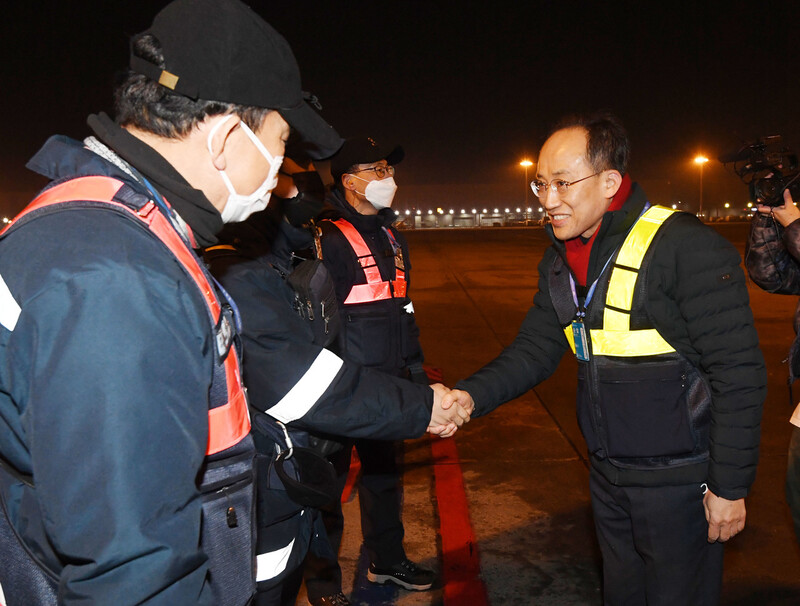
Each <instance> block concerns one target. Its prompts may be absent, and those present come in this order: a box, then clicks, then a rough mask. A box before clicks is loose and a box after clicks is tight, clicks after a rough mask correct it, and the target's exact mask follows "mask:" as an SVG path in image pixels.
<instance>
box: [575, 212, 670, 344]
mask: <svg viewBox="0 0 800 606" xmlns="http://www.w3.org/2000/svg"><path fill="white" fill-rule="evenodd" d="M674 212H676V211H674V210H672V209H671V208H666V207H664V206H651V207H650V208H649V209H647V211H646V212H645V213H644V214H643V215H642V216H641V217H639V219H638V220H637V221H636V223H635V224H634V225H633V227H632V228H631V230H630V232H628V235H627V237H626V238H625V241H624V242H623V243H622V246H621V247H620V249H619V253H618V254H617V258H616V259H615V260H614V264H613V266H612V269H611V278H610V279H609V283H608V290H607V291H606V304H605V308H604V310H603V326H602V328H594V329H593V328H589V330H588V331H587V332H588V334H589V340H590V341H591V344H592V345H591V347H592V355H595V356H614V357H635V356H655V355H659V354H666V353H671V352H674V351H675V348H674V347H672V346H671V345H670V344H669V343H667V342H666V341H665V340H664V338H663V337H662V336H661V335H660V334H659V332H658V331H657V330H656V329H655V328H646V329H640V330H631V307H632V306H633V293H634V289H635V286H636V280H637V279H638V277H639V269H640V268H641V266H642V260H643V259H644V256H645V253H647V249H648V248H649V247H650V244H651V243H652V242H653V238H654V237H655V235H656V232H658V230H659V229H660V228H661V226H662V225H663V224H664V222H665V221H666V220H667V218H668V217H670V216H671V215H672V213H674ZM587 328H588V327H587ZM564 333H565V334H566V336H567V341H568V342H569V346H570V348H571V349H572V352H573V353H575V341H574V339H573V334H572V324H571V323H570V324H568V325H567V326H566V327H565V328H564Z"/></svg>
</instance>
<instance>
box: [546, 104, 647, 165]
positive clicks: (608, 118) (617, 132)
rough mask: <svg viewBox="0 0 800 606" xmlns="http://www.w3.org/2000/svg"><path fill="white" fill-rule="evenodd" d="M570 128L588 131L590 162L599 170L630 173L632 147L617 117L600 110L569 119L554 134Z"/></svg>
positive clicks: (588, 159) (558, 126)
mask: <svg viewBox="0 0 800 606" xmlns="http://www.w3.org/2000/svg"><path fill="white" fill-rule="evenodd" d="M566 128H582V129H584V130H585V131H586V160H587V161H588V162H589V164H591V165H592V168H594V170H595V171H597V172H600V171H601V170H609V169H614V170H617V171H619V172H620V174H623V175H624V174H625V173H626V172H627V170H628V159H629V158H630V155H631V144H630V141H629V140H628V133H627V132H626V131H625V127H624V126H622V122H620V121H619V118H617V117H616V116H615V115H614V114H612V113H610V112H606V111H600V112H595V113H592V114H586V115H583V114H578V115H573V116H568V117H566V118H563V119H562V120H560V121H559V122H558V124H557V125H556V127H555V128H554V129H553V130H552V131H551V132H550V134H551V135H552V134H553V133H555V132H556V131H559V130H564V129H566Z"/></svg>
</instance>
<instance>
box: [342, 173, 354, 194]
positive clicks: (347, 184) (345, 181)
mask: <svg viewBox="0 0 800 606" xmlns="http://www.w3.org/2000/svg"><path fill="white" fill-rule="evenodd" d="M342 187H344V188H345V189H349V190H350V191H355V189H356V184H355V183H354V181H353V175H351V174H349V173H345V174H343V175H342Z"/></svg>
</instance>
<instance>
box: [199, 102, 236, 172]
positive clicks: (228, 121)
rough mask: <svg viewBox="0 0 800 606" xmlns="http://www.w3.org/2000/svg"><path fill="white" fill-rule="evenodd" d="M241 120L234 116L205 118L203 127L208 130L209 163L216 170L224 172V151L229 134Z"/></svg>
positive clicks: (225, 165) (228, 140)
mask: <svg viewBox="0 0 800 606" xmlns="http://www.w3.org/2000/svg"><path fill="white" fill-rule="evenodd" d="M241 121H242V119H241V118H240V117H239V116H237V115H235V114H227V115H225V116H219V117H218V116H213V117H211V118H206V120H205V121H204V125H206V126H207V127H209V128H208V135H207V141H206V142H207V145H208V153H210V154H211V163H212V164H213V165H214V168H216V169H217V170H225V168H226V167H227V162H226V161H225V151H226V149H227V148H228V144H229V142H230V136H231V133H233V131H234V129H235V128H236V127H237V126H239V122H241Z"/></svg>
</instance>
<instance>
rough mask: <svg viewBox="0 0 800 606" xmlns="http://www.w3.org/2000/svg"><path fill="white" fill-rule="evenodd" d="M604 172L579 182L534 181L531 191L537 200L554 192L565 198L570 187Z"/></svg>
mask: <svg viewBox="0 0 800 606" xmlns="http://www.w3.org/2000/svg"><path fill="white" fill-rule="evenodd" d="M602 172H603V171H602V170H601V171H600V172H597V173H595V174H593V175H589V176H588V177H584V178H583V179H578V180H577V181H564V179H553V180H552V181H550V183H547V182H546V181H542V180H541V179H534V180H533V181H531V189H532V190H533V193H534V194H535V195H536V197H537V198H543V197H544V196H545V194H546V193H547V192H548V190H549V191H551V192H553V193H554V194H558V195H559V196H563V195H564V194H566V193H567V191H569V186H570V185H575V184H576V183H580V182H581V181H586V179H591V178H592V177H596V176H597V175H599V174H600V173H602Z"/></svg>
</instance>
